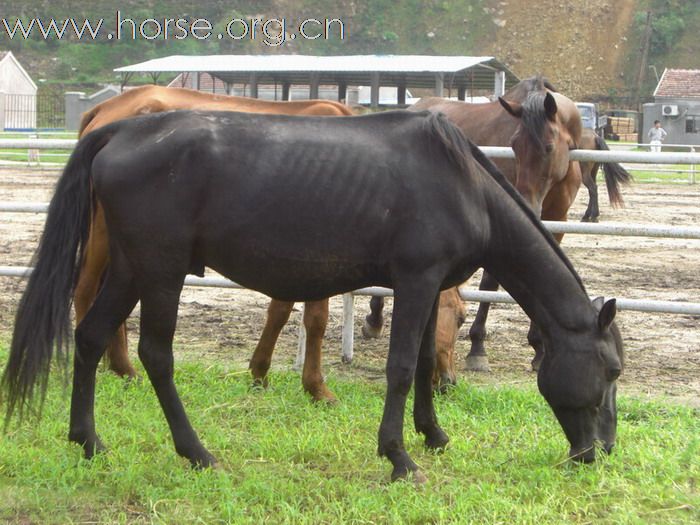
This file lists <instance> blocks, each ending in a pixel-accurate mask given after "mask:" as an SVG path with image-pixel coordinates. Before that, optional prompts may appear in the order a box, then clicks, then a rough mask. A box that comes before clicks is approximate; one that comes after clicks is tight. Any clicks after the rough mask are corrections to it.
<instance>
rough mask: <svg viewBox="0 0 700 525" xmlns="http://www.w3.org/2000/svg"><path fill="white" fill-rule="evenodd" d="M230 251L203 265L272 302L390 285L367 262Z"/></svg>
mask: <svg viewBox="0 0 700 525" xmlns="http://www.w3.org/2000/svg"><path fill="white" fill-rule="evenodd" d="M232 248H233V249H232V250H231V251H228V250H227V251H226V253H221V252H218V253H216V254H210V255H209V256H207V257H206V259H205V261H204V264H205V265H206V266H208V267H210V268H212V269H213V270H215V271H217V272H219V273H220V274H222V275H224V276H226V277H228V278H229V279H231V280H233V281H235V282H237V283H239V284H240V285H242V286H244V287H246V288H250V289H252V290H257V291H259V292H262V293H264V294H265V295H268V296H270V297H273V298H275V299H281V300H286V301H312V300H318V299H324V298H326V297H330V296H333V295H337V294H340V293H344V292H348V291H351V290H354V289H357V288H362V287H364V286H370V285H381V286H389V282H388V279H387V277H386V275H385V274H384V272H382V271H380V269H379V268H378V267H377V266H376V264H374V263H373V262H370V261H364V262H362V261H349V260H341V259H339V258H338V257H334V256H327V257H308V258H305V259H301V258H291V257H285V256H283V255H279V254H271V253H260V252H256V251H255V250H236V249H235V247H233V246H232Z"/></svg>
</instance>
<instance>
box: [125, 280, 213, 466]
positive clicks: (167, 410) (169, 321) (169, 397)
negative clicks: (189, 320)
mask: <svg viewBox="0 0 700 525" xmlns="http://www.w3.org/2000/svg"><path fill="white" fill-rule="evenodd" d="M184 278H185V276H184V274H183V275H182V276H181V278H180V279H178V280H177V281H174V280H173V281H169V283H162V282H161V283H160V285H156V286H155V287H150V288H149V289H147V290H145V291H142V292H141V338H140V339H139V358H140V359H141V362H142V363H143V366H144V368H145V369H146V372H147V373H148V378H149V379H150V380H151V384H152V385H153V388H154V390H155V392H156V395H157V396H158V401H159V402H160V406H161V408H162V409H163V413H164V414H165V418H166V420H167V421H168V426H169V427H170V432H171V433H172V436H173V441H174V442H175V450H176V451H177V453H178V454H180V455H181V456H183V457H185V458H187V459H188V460H189V461H190V463H191V464H192V466H193V467H196V468H202V467H208V466H211V465H213V464H215V463H216V460H215V459H214V456H212V455H211V454H210V453H209V452H208V451H207V450H206V449H205V448H204V446H203V445H202V444H201V443H200V441H199V438H198V437H197V434H196V433H195V431H194V429H193V428H192V425H191V424H190V422H189V420H188V419H187V415H186V414H185V409H184V407H183V406H182V402H181V401H180V396H179V395H178V393H177V390H176V389H175V383H174V381H173V335H174V333H175V324H176V322H177V309H178V304H179V300H180V291H181V289H182V284H183V282H184ZM157 279H158V278H157V277H156V278H155V281H157ZM151 282H153V281H151Z"/></svg>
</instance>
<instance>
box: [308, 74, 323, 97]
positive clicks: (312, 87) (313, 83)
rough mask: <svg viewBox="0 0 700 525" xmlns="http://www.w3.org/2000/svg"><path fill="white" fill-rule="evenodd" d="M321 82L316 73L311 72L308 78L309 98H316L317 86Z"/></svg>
mask: <svg viewBox="0 0 700 525" xmlns="http://www.w3.org/2000/svg"><path fill="white" fill-rule="evenodd" d="M320 82H321V78H320V76H319V74H318V73H311V78H310V80H309V98H310V99H317V98H318V86H319V84H320Z"/></svg>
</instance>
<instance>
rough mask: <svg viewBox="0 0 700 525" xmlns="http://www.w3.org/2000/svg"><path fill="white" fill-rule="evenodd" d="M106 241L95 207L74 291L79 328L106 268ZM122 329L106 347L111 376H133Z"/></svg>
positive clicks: (102, 223)
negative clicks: (112, 374) (114, 374)
mask: <svg viewBox="0 0 700 525" xmlns="http://www.w3.org/2000/svg"><path fill="white" fill-rule="evenodd" d="M108 244H109V238H108V234H107V227H106V224H105V219H104V213H103V211H102V207H101V206H99V204H98V206H97V209H96V210H95V213H94V215H93V218H92V224H91V225H90V236H89V237H88V241H87V246H86V249H85V256H84V258H83V261H82V265H81V267H80V276H79V278H78V282H77V284H76V287H75V294H74V302H75V319H76V324H79V323H80V321H82V320H83V318H84V317H85V315H86V314H87V312H88V310H89V309H90V306H91V305H92V302H93V301H94V300H95V297H96V296H97V292H98V290H99V289H100V284H101V283H102V277H103V275H104V274H105V271H106V269H107V265H108V264H109V246H108ZM127 348H128V347H127V340H126V325H124V324H121V325H120V326H119V329H118V330H117V331H116V333H115V334H114V336H113V337H112V339H111V341H110V342H109V345H108V347H107V361H108V363H109V368H110V370H112V371H113V372H114V373H116V374H117V375H120V376H125V377H134V376H136V371H135V370H134V367H133V366H132V365H131V362H130V361H129V353H128V350H127Z"/></svg>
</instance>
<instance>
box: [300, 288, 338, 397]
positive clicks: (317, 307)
mask: <svg viewBox="0 0 700 525" xmlns="http://www.w3.org/2000/svg"><path fill="white" fill-rule="evenodd" d="M327 324H328V299H323V300H322V301H310V302H307V303H306V306H305V308H304V328H305V329H306V356H305V359H304V370H303V371H302V375H301V381H302V384H303V385H304V390H306V391H307V392H308V393H309V394H311V397H312V398H313V400H314V401H327V402H329V403H333V402H335V401H336V398H335V396H334V395H333V392H331V391H330V389H329V388H328V387H327V386H326V383H325V381H324V380H323V372H322V371H321V345H322V344H323V336H324V334H325V333H326V325H327Z"/></svg>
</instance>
